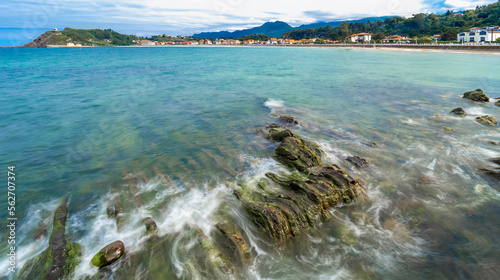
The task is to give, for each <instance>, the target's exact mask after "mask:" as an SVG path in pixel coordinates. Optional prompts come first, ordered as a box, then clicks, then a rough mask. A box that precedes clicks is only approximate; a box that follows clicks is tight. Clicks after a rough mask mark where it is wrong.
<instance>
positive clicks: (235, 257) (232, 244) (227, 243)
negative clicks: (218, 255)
mask: <svg viewBox="0 0 500 280" xmlns="http://www.w3.org/2000/svg"><path fill="white" fill-rule="evenodd" d="M215 227H216V228H217V233H216V240H217V245H218V247H219V248H220V250H221V252H222V253H223V254H225V255H226V256H227V258H229V259H230V260H231V261H232V262H233V264H235V265H237V267H242V266H243V265H245V264H247V265H248V264H250V263H251V261H252V257H253V256H252V252H251V250H250V248H249V247H248V245H247V243H246V241H245V239H244V238H243V235H242V232H241V231H240V230H239V229H238V227H237V226H236V225H234V224H231V223H218V224H217V225H216V226H215Z"/></svg>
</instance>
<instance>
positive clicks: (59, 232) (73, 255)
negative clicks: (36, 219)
mask: <svg viewBox="0 0 500 280" xmlns="http://www.w3.org/2000/svg"><path fill="white" fill-rule="evenodd" d="M67 219H68V199H67V198H66V199H64V200H63V201H62V202H61V204H60V205H59V207H57V209H56V211H55V213H54V221H53V224H52V233H51V235H50V239H49V247H48V248H47V249H45V251H43V252H42V253H41V254H40V255H38V256H36V257H35V258H34V259H33V260H31V261H29V262H28V263H26V264H25V265H24V266H23V268H22V270H21V271H20V279H70V278H71V275H72V273H73V271H74V269H75V267H76V265H77V264H78V262H79V260H80V258H81V246H80V245H79V244H76V243H73V242H70V241H68V240H67V239H66V233H65V232H66V221H67Z"/></svg>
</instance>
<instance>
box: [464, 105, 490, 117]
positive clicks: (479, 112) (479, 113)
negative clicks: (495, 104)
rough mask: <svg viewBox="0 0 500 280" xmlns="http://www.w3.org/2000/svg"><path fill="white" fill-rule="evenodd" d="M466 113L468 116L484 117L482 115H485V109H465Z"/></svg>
mask: <svg viewBox="0 0 500 280" xmlns="http://www.w3.org/2000/svg"><path fill="white" fill-rule="evenodd" d="M464 111H465V112H467V115H471V116H482V115H485V113H484V108H483V107H470V108H464Z"/></svg>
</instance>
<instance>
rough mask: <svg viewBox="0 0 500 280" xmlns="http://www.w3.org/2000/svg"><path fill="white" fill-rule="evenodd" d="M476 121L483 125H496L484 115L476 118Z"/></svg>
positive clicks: (492, 118) (491, 118)
mask: <svg viewBox="0 0 500 280" xmlns="http://www.w3.org/2000/svg"><path fill="white" fill-rule="evenodd" d="M476 121H477V122H478V123H480V124H483V125H490V126H496V125H497V124H498V122H497V120H496V119H495V118H494V117H493V116H490V115H484V116H480V117H477V118H476Z"/></svg>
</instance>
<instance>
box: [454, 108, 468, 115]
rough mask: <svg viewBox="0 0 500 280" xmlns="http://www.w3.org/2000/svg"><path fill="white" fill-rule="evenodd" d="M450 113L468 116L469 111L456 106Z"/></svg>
mask: <svg viewBox="0 0 500 280" xmlns="http://www.w3.org/2000/svg"><path fill="white" fill-rule="evenodd" d="M450 113H452V114H455V115H457V116H459V117H466V116H467V113H466V112H465V110H464V109H462V108H455V109H453V110H451V112H450Z"/></svg>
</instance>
